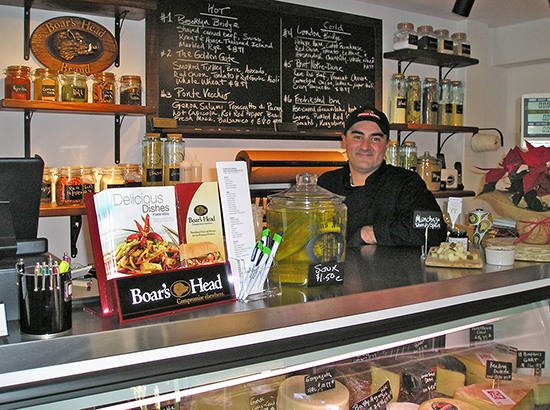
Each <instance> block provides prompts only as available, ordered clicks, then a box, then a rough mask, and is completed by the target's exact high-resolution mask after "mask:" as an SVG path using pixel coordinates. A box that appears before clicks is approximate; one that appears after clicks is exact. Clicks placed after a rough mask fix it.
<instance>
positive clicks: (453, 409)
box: [418, 397, 479, 410]
mask: <svg viewBox="0 0 550 410" xmlns="http://www.w3.org/2000/svg"><path fill="white" fill-rule="evenodd" d="M418 410H479V409H478V408H477V407H475V406H473V405H471V404H469V403H466V402H464V401H461V400H456V399H451V398H443V397H439V398H436V399H431V400H427V401H425V402H423V403H422V404H421V405H420V407H419V408H418Z"/></svg>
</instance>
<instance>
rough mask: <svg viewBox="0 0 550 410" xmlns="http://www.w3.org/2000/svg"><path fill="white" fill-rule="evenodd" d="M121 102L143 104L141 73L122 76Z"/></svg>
mask: <svg viewBox="0 0 550 410" xmlns="http://www.w3.org/2000/svg"><path fill="white" fill-rule="evenodd" d="M119 103H120V104H125V105H141V78H140V76H139V75H123V76H122V77H120V99H119Z"/></svg>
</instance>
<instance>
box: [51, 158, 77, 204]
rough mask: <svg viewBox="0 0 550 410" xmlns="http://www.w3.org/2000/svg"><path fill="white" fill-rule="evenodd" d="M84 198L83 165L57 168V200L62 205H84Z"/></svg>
mask: <svg viewBox="0 0 550 410" xmlns="http://www.w3.org/2000/svg"><path fill="white" fill-rule="evenodd" d="M83 200H84V195H83V190H82V179H81V167H59V168H57V179H56V181H55V201H56V202H57V205H60V206H74V205H82V204H83Z"/></svg>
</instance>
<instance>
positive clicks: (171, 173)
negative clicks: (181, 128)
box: [163, 134, 185, 185]
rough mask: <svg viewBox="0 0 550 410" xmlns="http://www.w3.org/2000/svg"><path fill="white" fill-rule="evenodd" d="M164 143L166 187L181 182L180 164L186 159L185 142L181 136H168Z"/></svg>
mask: <svg viewBox="0 0 550 410" xmlns="http://www.w3.org/2000/svg"><path fill="white" fill-rule="evenodd" d="M167 137H168V139H167V140H166V142H165V143H164V158H163V159H164V185H176V184H179V182H180V164H181V162H182V161H183V160H184V158H185V142H184V141H183V139H182V136H181V134H168V135H167Z"/></svg>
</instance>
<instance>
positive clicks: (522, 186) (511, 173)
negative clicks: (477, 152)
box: [479, 142, 550, 211]
mask: <svg viewBox="0 0 550 410" xmlns="http://www.w3.org/2000/svg"><path fill="white" fill-rule="evenodd" d="M526 145H527V150H522V149H521V148H519V147H514V148H512V149H511V150H510V151H508V154H506V157H504V159H503V161H502V162H501V163H500V164H499V167H498V168H479V169H481V170H484V171H488V172H487V174H486V175H485V185H484V187H483V191H482V192H481V193H485V192H493V191H494V190H495V189H496V185H497V183H498V182H499V181H500V180H502V179H505V178H508V180H509V184H510V185H509V186H508V188H507V191H508V192H509V193H510V194H511V199H512V202H513V203H514V205H516V206H520V201H521V200H522V199H523V200H524V201H525V204H526V206H527V208H528V209H531V210H533V211H548V210H549V207H548V204H547V203H546V202H544V201H543V200H542V199H541V198H542V197H545V196H547V195H549V194H550V171H549V168H548V167H549V161H550V147H543V146H540V147H533V146H532V145H531V144H529V143H528V142H526Z"/></svg>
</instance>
